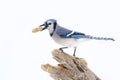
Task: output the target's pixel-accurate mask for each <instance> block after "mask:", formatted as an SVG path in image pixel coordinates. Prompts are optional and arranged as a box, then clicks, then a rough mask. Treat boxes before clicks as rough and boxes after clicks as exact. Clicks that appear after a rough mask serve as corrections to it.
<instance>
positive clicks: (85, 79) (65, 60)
mask: <svg viewBox="0 0 120 80" xmlns="http://www.w3.org/2000/svg"><path fill="white" fill-rule="evenodd" d="M52 55H53V58H54V59H55V60H56V61H58V62H59V64H58V65H57V66H52V65H50V64H45V65H41V68H42V69H43V70H44V71H46V72H48V73H50V76H51V77H52V78H54V80H101V79H100V78H99V77H97V76H96V75H95V74H94V73H93V72H92V71H91V70H90V69H89V68H88V67H87V62H86V61H85V60H84V59H83V58H78V57H74V56H71V55H69V54H67V53H65V52H62V51H61V50H54V51H53V52H52Z"/></svg>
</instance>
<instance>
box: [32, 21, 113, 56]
mask: <svg viewBox="0 0 120 80" xmlns="http://www.w3.org/2000/svg"><path fill="white" fill-rule="evenodd" d="M45 29H47V30H48V31H49V34H50V36H51V37H52V39H53V40H54V41H55V42H56V43H58V44H60V45H62V46H64V47H61V48H59V49H60V50H61V51H63V49H66V48H69V47H73V48H74V53H73V56H75V53H76V49H77V47H78V44H79V43H80V42H83V41H86V40H111V41H115V40H114V39H113V38H106V37H94V36H91V35H86V34H84V33H81V32H77V31H74V30H70V29H67V28H65V27H62V26H60V25H59V24H58V23H57V20H56V19H48V20H46V21H45V22H44V24H42V25H40V26H39V27H37V28H34V29H33V30H32V32H33V33H35V32H38V31H43V30H45Z"/></svg>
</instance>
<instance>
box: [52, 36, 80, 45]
mask: <svg viewBox="0 0 120 80" xmlns="http://www.w3.org/2000/svg"><path fill="white" fill-rule="evenodd" d="M52 38H53V40H54V41H55V42H56V43H58V44H60V45H63V46H66V47H76V46H77V45H78V44H79V41H80V40H79V39H73V38H61V37H59V36H53V37H52ZM80 42H81V41H80Z"/></svg>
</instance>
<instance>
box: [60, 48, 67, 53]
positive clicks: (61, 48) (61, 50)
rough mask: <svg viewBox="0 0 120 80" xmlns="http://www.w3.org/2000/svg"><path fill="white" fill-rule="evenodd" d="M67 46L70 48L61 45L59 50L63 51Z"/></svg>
mask: <svg viewBox="0 0 120 80" xmlns="http://www.w3.org/2000/svg"><path fill="white" fill-rule="evenodd" d="M66 48H68V47H61V48H59V50H61V51H62V52H63V49H66Z"/></svg>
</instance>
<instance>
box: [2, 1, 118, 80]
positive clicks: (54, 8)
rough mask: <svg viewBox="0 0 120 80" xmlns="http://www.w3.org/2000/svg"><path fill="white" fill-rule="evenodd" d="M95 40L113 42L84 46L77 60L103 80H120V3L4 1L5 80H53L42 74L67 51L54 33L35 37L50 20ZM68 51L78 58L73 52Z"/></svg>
mask: <svg viewBox="0 0 120 80" xmlns="http://www.w3.org/2000/svg"><path fill="white" fill-rule="evenodd" d="M50 18H53V19H56V20H57V21H58V23H59V25H61V26H64V27H66V28H69V29H74V30H76V31H79V32H83V33H86V34H88V35H93V36H103V37H113V38H115V40H116V41H115V42H112V41H95V40H93V41H88V42H84V43H82V44H80V46H79V47H78V49H77V53H76V55H77V56H78V57H82V58H85V59H86V61H87V62H88V66H89V67H90V69H92V70H93V71H94V72H95V73H96V74H97V75H98V76H99V77H100V78H101V79H102V80H120V77H119V75H120V55H119V54H120V29H119V28H120V1H119V0H0V80H41V79H42V80H53V79H52V78H51V77H50V76H49V74H48V73H46V72H44V71H43V70H41V68H40V66H41V64H46V63H51V64H53V65H56V63H57V62H56V61H55V60H53V59H52V55H51V51H52V50H54V49H55V48H59V47H61V46H60V45H58V44H56V43H55V42H54V41H53V40H52V39H51V38H50V36H49V34H48V31H47V30H46V31H43V32H38V33H36V34H33V33H32V29H33V28H35V27H37V26H39V25H40V24H43V22H44V21H45V20H47V19H50ZM66 52H68V53H69V54H71V55H72V53H73V49H72V48H70V49H67V50H66Z"/></svg>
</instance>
